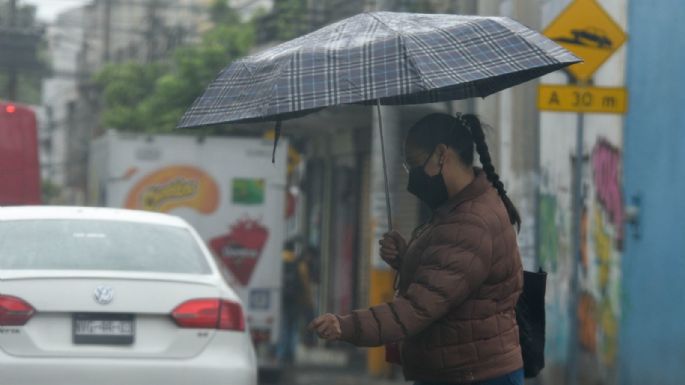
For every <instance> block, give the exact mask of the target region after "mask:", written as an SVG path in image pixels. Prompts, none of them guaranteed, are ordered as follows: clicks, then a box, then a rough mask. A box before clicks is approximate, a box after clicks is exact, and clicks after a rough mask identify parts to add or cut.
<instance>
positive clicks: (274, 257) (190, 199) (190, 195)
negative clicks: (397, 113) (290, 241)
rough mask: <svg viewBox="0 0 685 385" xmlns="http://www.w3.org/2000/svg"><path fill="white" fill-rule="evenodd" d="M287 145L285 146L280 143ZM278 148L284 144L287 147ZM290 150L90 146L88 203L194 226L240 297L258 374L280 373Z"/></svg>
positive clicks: (201, 141) (180, 142)
mask: <svg viewBox="0 0 685 385" xmlns="http://www.w3.org/2000/svg"><path fill="white" fill-rule="evenodd" d="M284 142H285V141H284ZM284 142H283V143H284ZM282 148H287V144H285V143H284V145H282V146H279V151H278V152H277V153H276V156H277V159H276V163H275V164H272V162H271V156H272V150H273V142H271V141H268V140H263V139H255V138H235V137H205V138H201V137H193V136H172V135H154V136H148V135H134V134H125V133H120V132H116V131H109V132H107V133H106V134H105V135H103V136H102V137H100V138H98V139H96V140H95V141H94V142H93V143H92V148H91V157H90V161H89V168H90V177H89V197H88V200H89V203H90V204H91V205H98V206H107V207H121V208H129V209H141V210H150V211H159V212H165V213H170V214H173V215H177V216H179V217H182V218H184V219H185V220H186V221H188V222H189V223H190V224H192V225H193V226H194V227H195V228H196V229H197V231H198V232H199V233H200V235H201V236H202V237H203V238H204V240H205V241H206V242H207V245H208V246H209V248H210V249H211V250H212V251H213V252H214V253H215V255H216V257H217V258H219V259H220V260H221V261H222V262H223V266H224V267H225V269H224V270H225V271H224V272H225V276H226V279H227V280H228V281H229V283H230V284H231V286H233V288H234V289H235V290H236V292H238V294H239V295H240V297H241V299H242V301H243V305H244V307H245V309H246V313H247V322H248V325H249V327H250V329H251V331H252V336H253V341H254V343H255V348H256V350H257V354H258V357H259V363H260V368H261V369H262V370H263V371H268V372H273V371H275V372H278V369H279V367H280V365H279V362H278V359H277V357H276V355H275V352H276V349H275V347H276V343H277V341H278V338H279V331H280V327H279V325H280V306H281V288H282V273H281V271H282V257H281V253H282V250H283V239H284V231H285V218H284V217H285V215H284V212H285V208H284V205H285V185H286V172H287V163H286V152H287V151H284V150H281V149H282Z"/></svg>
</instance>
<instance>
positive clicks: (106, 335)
mask: <svg viewBox="0 0 685 385" xmlns="http://www.w3.org/2000/svg"><path fill="white" fill-rule="evenodd" d="M134 336H135V323H134V319H133V315H132V314H74V343H75V344H96V345H130V344H132V343H133V339H134Z"/></svg>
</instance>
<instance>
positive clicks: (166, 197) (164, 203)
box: [125, 166, 219, 214]
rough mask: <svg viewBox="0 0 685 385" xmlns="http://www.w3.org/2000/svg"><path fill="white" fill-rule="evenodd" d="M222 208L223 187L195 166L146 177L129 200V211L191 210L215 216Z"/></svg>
mask: <svg viewBox="0 0 685 385" xmlns="http://www.w3.org/2000/svg"><path fill="white" fill-rule="evenodd" d="M218 206H219V187H218V186H217V184H216V182H215V181H214V179H212V177H210V176H209V175H207V174H206V173H205V172H204V171H202V170H200V169H198V168H196V167H192V166H170V167H165V168H162V169H159V170H156V171H154V172H152V173H150V174H148V175H147V176H145V177H143V179H141V180H140V181H139V182H138V183H137V184H136V185H135V186H134V187H133V189H131V191H130V193H129V195H128V197H127V198H126V204H125V207H126V208H131V209H139V210H147V211H159V212H169V211H172V210H174V209H177V208H180V207H188V208H192V209H195V210H197V211H198V212H200V213H203V214H211V213H213V212H214V211H216V209H217V207H218Z"/></svg>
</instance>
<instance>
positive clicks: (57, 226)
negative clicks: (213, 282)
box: [0, 219, 211, 274]
mask: <svg viewBox="0 0 685 385" xmlns="http://www.w3.org/2000/svg"><path fill="white" fill-rule="evenodd" d="M0 269H2V270H106V271H127V272H155V273H182V274H209V273H210V272H211V270H210V267H209V264H208V262H207V259H206V258H205V256H204V254H203V253H202V250H201V249H200V247H199V245H198V244H197V242H196V240H195V238H194V237H193V236H192V235H191V233H190V232H189V231H188V230H187V229H184V228H180V227H173V226H166V225H158V224H146V223H134V222H125V221H107V220H84V219H50V220H44V219H42V220H16V221H0Z"/></svg>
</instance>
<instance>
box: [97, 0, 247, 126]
mask: <svg viewBox="0 0 685 385" xmlns="http://www.w3.org/2000/svg"><path fill="white" fill-rule="evenodd" d="M211 14H212V20H213V22H214V27H213V28H212V29H210V30H209V31H207V32H206V33H205V34H204V36H203V37H202V40H201V41H200V42H199V43H198V44H194V45H186V46H183V47H180V48H178V49H176V50H175V51H174V53H173V55H172V57H171V58H170V60H166V61H163V62H159V63H151V64H141V63H134V62H129V63H124V64H110V65H108V66H107V67H106V68H105V69H104V70H103V71H101V72H100V73H99V74H98V75H97V76H96V77H95V81H96V83H97V84H98V85H99V86H100V87H101V89H102V92H103V97H104V103H105V109H104V112H103V116H102V119H103V125H104V126H106V127H107V128H116V129H119V130H122V131H137V132H168V131H171V130H173V129H174V128H175V126H176V123H178V120H179V119H180V118H181V116H182V115H183V112H184V111H185V110H186V109H187V108H188V107H189V106H190V105H191V104H192V102H193V101H194V100H195V98H197V97H198V96H200V95H201V94H202V92H203V90H204V89H205V87H206V86H207V85H208V84H209V83H210V82H211V81H212V80H213V79H214V78H215V77H216V76H217V74H218V73H219V71H220V70H221V69H222V68H224V67H225V66H227V65H228V64H229V63H230V62H231V61H234V60H236V59H238V58H240V57H242V56H244V55H246V54H247V53H248V51H249V50H250V48H251V47H252V46H253V42H254V27H253V26H252V24H251V23H243V22H240V20H239V17H238V16H237V15H236V14H235V12H234V11H233V10H231V9H230V8H229V7H228V6H226V5H225V3H224V2H221V1H217V2H216V3H215V5H214V6H213V7H212V13H211Z"/></svg>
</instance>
